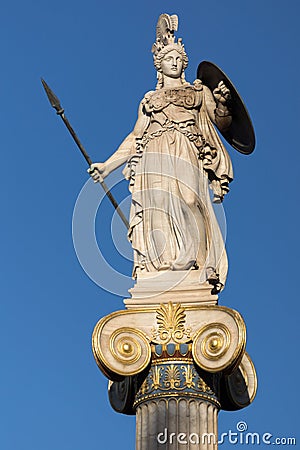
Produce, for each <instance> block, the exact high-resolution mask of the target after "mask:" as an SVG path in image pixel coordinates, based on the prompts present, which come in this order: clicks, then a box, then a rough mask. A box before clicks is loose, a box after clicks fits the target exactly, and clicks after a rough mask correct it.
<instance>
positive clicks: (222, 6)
mask: <svg viewBox="0 0 300 450" xmlns="http://www.w3.org/2000/svg"><path fill="white" fill-rule="evenodd" d="M163 12H167V13H170V14H174V13H175V14H178V16H179V33H178V35H179V36H182V37H183V40H184V43H185V46H186V50H187V53H188V55H189V60H190V63H189V67H188V69H187V71H186V76H187V79H188V80H189V81H193V79H194V78H195V76H196V68H197V66H198V64H199V62H200V61H202V60H209V61H213V62H214V63H216V64H217V65H219V66H220V67H221V68H222V69H223V70H224V71H225V72H226V73H227V74H228V76H229V77H230V78H231V80H232V81H233V82H234V84H235V85H236V87H237V88H238V90H239V92H240V94H241V95H242V97H243V99H244V101H245V103H246V105H247V107H248V109H249V112H250V115H251V117H252V119H253V123H254V126H255V131H256V135H257V147H256V150H255V152H254V153H253V154H252V155H251V156H248V157H246V156H244V155H241V154H238V153H237V152H236V151H235V150H233V149H230V154H231V157H232V160H233V165H234V171H235V181H234V182H233V183H232V185H231V192H230V194H229V195H228V196H227V198H226V200H225V202H224V209H225V214H226V221H227V251H228V256H229V264H230V268H229V276H228V281H227V285H226V288H225V290H224V292H223V293H222V294H221V296H220V304H222V305H226V306H229V307H232V308H235V309H237V310H238V311H240V312H241V314H242V315H243V317H244V319H245V321H246V324H247V330H248V343H247V350H248V352H249V353H250V355H251V356H252V358H253V360H254V362H255V365H256V369H257V373H258V379H259V389H258V393H257V398H256V400H255V402H254V403H253V405H252V406H250V407H249V408H247V409H245V410H242V411H240V412H235V413H225V412H221V414H220V422H219V423H220V427H219V428H220V431H227V430H229V429H232V430H235V428H236V423H237V422H239V421H241V420H245V421H246V422H247V423H248V428H249V431H256V432H260V433H264V432H270V433H272V434H273V435H274V436H286V437H288V436H297V424H296V418H297V416H298V406H297V401H299V396H298V388H297V383H296V378H297V373H298V370H299V368H298V359H299V358H298V355H299V348H298V342H299V332H298V330H299V325H298V317H299V303H298V297H299V296H298V289H299V288H298V279H299V273H298V266H299V258H298V256H299V237H298V235H299V198H298V195H299V194H298V192H299V143H298V141H299V132H300V128H299V104H300V101H299V100H300V99H299V81H298V74H299V56H298V55H299V49H298V44H299V13H300V7H299V2H298V1H296V0H289V1H287V2H281V1H277V0H273V1H271V0H264V1H260V0H252V1H251V2H241V1H237V0H228V1H226V2H221V1H218V0H216V1H215V2H200V1H190V2H188V3H185V4H184V3H183V2H179V1H178V0H173V1H172V2H171V1H169V0H167V1H165V2H163V4H162V2H159V1H157V0H154V1H152V2H148V3H146V2H137V1H136V0H134V1H132V0H128V1H127V2H119V1H116V0H112V1H110V2H105V3H101V2H99V1H92V0H87V1H86V2H84V3H83V2H79V1H78V0H73V1H72V2H71V1H70V0H64V1H57V0H52V1H51V2H45V1H44V0H39V1H36V0H28V1H27V2H21V1H14V0H11V1H10V2H3V4H2V6H1V18H0V24H1V26H0V39H1V48H2V64H1V86H0V99H1V111H2V115H1V117H2V120H1V123H2V127H1V147H2V175H1V182H2V189H1V193H2V196H1V198H2V200H1V211H2V214H1V217H2V219H1V225H2V233H1V256H2V258H1V259H2V263H1V264H2V267H1V274H2V281H1V284H0V290H1V303H2V313H1V319H0V320H1V327H0V329H1V356H2V370H1V388H0V389H1V396H0V398H1V433H0V448H1V450H2V449H3V450H53V449H55V450H83V449H89V450H96V449H102V448H110V449H112V450H113V449H118V448H121V447H122V448H127V449H132V448H134V441H135V436H134V430H135V421H134V418H133V417H126V416H122V415H118V414H116V413H114V412H113V411H112V409H111V408H110V406H109V403H108V399H107V380H106V379H105V378H104V376H103V375H102V374H101V373H100V372H99V370H98V369H97V367H96V364H95V362H94V360H93V356H92V351H91V343H90V340H91V339H90V338H91V333H92V330H93V327H94V325H95V323H96V322H97V321H98V320H99V318H100V317H102V316H104V315H106V314H108V313H109V312H112V311H114V310H117V309H121V308H122V307H123V306H122V297H120V296H116V295H112V294H110V293H109V292H106V291H104V290H103V289H101V288H100V287H99V286H97V285H96V284H95V283H93V282H92V281H91V280H90V278H88V277H87V275H86V274H85V273H84V271H83V270H82V268H81V266H80V264H79V263H78V260H77V257H76V254H75V251H74V247H73V241H72V215H73V209H74V205H75V202H76V199H77V197H78V194H79V192H80V191H81V189H82V187H83V185H84V183H85V182H86V181H87V179H88V176H87V173H86V166H85V162H84V160H83V159H82V157H81V155H80V154H79V152H78V150H77V148H76V147H75V145H74V144H73V142H72V140H71V138H70V136H69V135H68V133H67V131H66V130H65V129H64V127H63V125H62V124H61V123H60V121H59V119H58V118H57V117H56V116H55V112H54V111H53V110H51V108H50V106H49V104H48V101H47V99H46V97H45V94H44V92H43V90H42V86H41V83H40V77H41V76H43V77H44V78H45V79H46V80H47V81H48V83H49V84H50V86H51V87H52V88H53V89H54V91H55V92H56V93H57V95H58V96H59V97H60V99H61V101H62V104H63V106H64V107H65V109H66V114H67V116H68V117H69V119H70V121H71V122H72V124H73V126H74V128H75V129H76V130H77V132H78V134H79V135H80V138H81V140H82V142H83V143H84V145H85V146H86V148H87V149H88V151H89V153H90V155H91V157H92V159H94V160H96V161H103V160H105V159H106V158H107V157H108V156H109V155H110V154H111V153H112V152H113V151H114V150H115V149H116V148H117V147H118V145H119V144H120V142H121V141H122V139H123V138H124V137H125V136H126V135H127V134H128V133H129V132H130V130H131V129H132V127H133V125H134V122H135V119H136V111H137V106H138V103H139V101H140V100H141V98H142V97H143V95H144V93H145V92H146V91H148V90H151V89H153V88H154V87H155V84H156V79H155V70H154V68H153V63H152V55H151V52H150V50H151V46H152V43H153V42H154V39H155V25H156V21H157V18H158V16H159V14H161V13H163ZM95 188H97V186H95ZM115 194H116V196H117V197H118V199H119V200H120V201H121V199H122V198H123V197H124V196H126V195H127V188H126V183H121V184H120V186H117V187H116V188H115ZM111 216H112V210H111V207H110V205H109V204H108V202H106V200H105V201H104V202H103V204H101V207H100V208H99V213H98V215H97V220H96V229H97V240H98V242H99V246H100V248H101V251H102V253H103V255H104V256H105V257H106V258H107V260H108V261H109V264H110V265H111V266H113V267H114V269H115V270H116V271H119V272H121V273H122V274H123V277H124V280H125V281H124V283H125V284H124V286H125V285H126V283H127V282H128V286H127V287H130V285H131V283H132V282H131V281H130V272H131V263H130V262H129V261H128V260H127V259H126V258H124V257H123V256H121V255H120V254H119V253H118V251H117V250H115V249H114V246H113V243H112V240H111V238H110V222H111ZM117 229H118V230H119V229H120V230H121V226H120V227H119V228H118V227H117ZM120 232H121V231H120ZM115 239H117V240H118V237H115ZM125 239H126V237H125V232H124V240H122V238H120V242H121V243H119V241H118V243H117V247H118V246H122V245H123V244H122V242H123V241H124V242H125ZM124 248H125V250H124V251H125V253H126V252H127V250H128V248H127V247H126V245H125V244H124ZM119 250H120V248H119ZM122 251H123V250H122V249H121V252H122ZM126 254H127V253H126ZM114 276H115V275H113V276H112V284H114V285H115V278H114ZM107 280H108V279H107V277H106V281H107ZM108 283H109V280H108ZM125 288H126V286H125V287H124V289H125ZM122 292H124V295H126V294H125V292H126V289H125V291H122ZM230 447H231V446H230V445H229V444H226V445H225V444H224V445H223V446H220V448H224V449H225V448H230Z"/></svg>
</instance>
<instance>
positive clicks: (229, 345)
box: [192, 322, 246, 373]
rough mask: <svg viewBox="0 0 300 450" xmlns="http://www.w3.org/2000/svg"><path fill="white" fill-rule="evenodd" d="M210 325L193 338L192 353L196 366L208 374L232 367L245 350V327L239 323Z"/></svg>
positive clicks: (201, 329) (205, 326)
mask: <svg viewBox="0 0 300 450" xmlns="http://www.w3.org/2000/svg"><path fill="white" fill-rule="evenodd" d="M238 325H239V326H236V324H235V323H230V322H229V323H226V325H225V324H224V323H218V322H215V323H210V324H207V325H204V326H203V327H202V328H200V330H199V331H198V332H197V333H196V335H195V336H194V337H193V346H192V353H193V357H194V360H195V362H196V364H197V365H198V366H199V367H201V368H202V369H204V370H207V371H208V372H212V373H214V372H219V371H221V370H225V369H229V368H231V367H234V366H235V365H236V364H237V363H238V362H239V361H240V359H241V357H242V354H243V352H244V349H245V342H246V340H245V327H244V326H243V323H242V322H240V323H239V324H238Z"/></svg>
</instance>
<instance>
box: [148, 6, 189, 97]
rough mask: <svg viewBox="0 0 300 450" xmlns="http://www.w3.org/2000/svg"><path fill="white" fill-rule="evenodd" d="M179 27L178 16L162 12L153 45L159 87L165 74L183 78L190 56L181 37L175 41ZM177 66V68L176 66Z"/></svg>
mask: <svg viewBox="0 0 300 450" xmlns="http://www.w3.org/2000/svg"><path fill="white" fill-rule="evenodd" d="M177 28H178V17H177V16H176V15H173V16H169V15H168V14H161V15H160V16H159V18H158V22H157V26H156V41H155V43H154V44H153V46H152V53H153V58H154V66H155V68H156V70H157V73H158V80H159V82H158V88H159V87H162V84H163V81H162V79H163V75H164V74H165V75H168V76H170V77H172V78H179V77H181V78H182V81H183V82H184V81H185V80H184V70H185V69H186V67H187V65H188V57H187V54H186V52H185V49H184V45H183V44H182V40H181V39H180V38H179V39H178V41H177V42H175V36H174V31H177ZM175 66H176V68H175Z"/></svg>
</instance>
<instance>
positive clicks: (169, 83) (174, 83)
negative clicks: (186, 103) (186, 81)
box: [164, 76, 182, 88]
mask: <svg viewBox="0 0 300 450" xmlns="http://www.w3.org/2000/svg"><path fill="white" fill-rule="evenodd" d="M178 86H182V81H181V78H169V77H166V76H164V88H173V87H178Z"/></svg>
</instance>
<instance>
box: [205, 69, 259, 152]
mask: <svg viewBox="0 0 300 450" xmlns="http://www.w3.org/2000/svg"><path fill="white" fill-rule="evenodd" d="M197 78H198V79H199V80H201V81H202V82H203V84H205V85H206V86H207V87H209V89H210V90H211V91H213V90H214V89H215V88H216V87H217V86H218V84H219V82H220V81H224V83H225V85H226V87H228V89H229V90H230V94H231V100H230V110H231V113H232V123H231V125H230V127H229V128H228V129H227V130H226V131H221V134H222V136H223V137H224V138H225V139H226V141H227V142H228V143H229V144H230V145H231V146H232V147H233V148H235V149H236V150H238V151H239V152H241V153H244V154H245V155H249V154H250V153H252V152H253V150H254V147H255V134H254V130H253V125H252V122H251V119H250V117H249V114H248V111H247V109H246V107H245V105H244V103H243V100H242V99H241V97H240V96H239V94H238V92H237V90H236V88H235V87H234V85H233V84H232V82H231V81H230V80H229V78H228V77H227V76H226V75H225V73H224V72H222V70H221V69H220V68H219V67H218V66H216V65H215V64H213V63H211V62H208V61H202V62H201V63H200V64H199V66H198V70H197Z"/></svg>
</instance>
